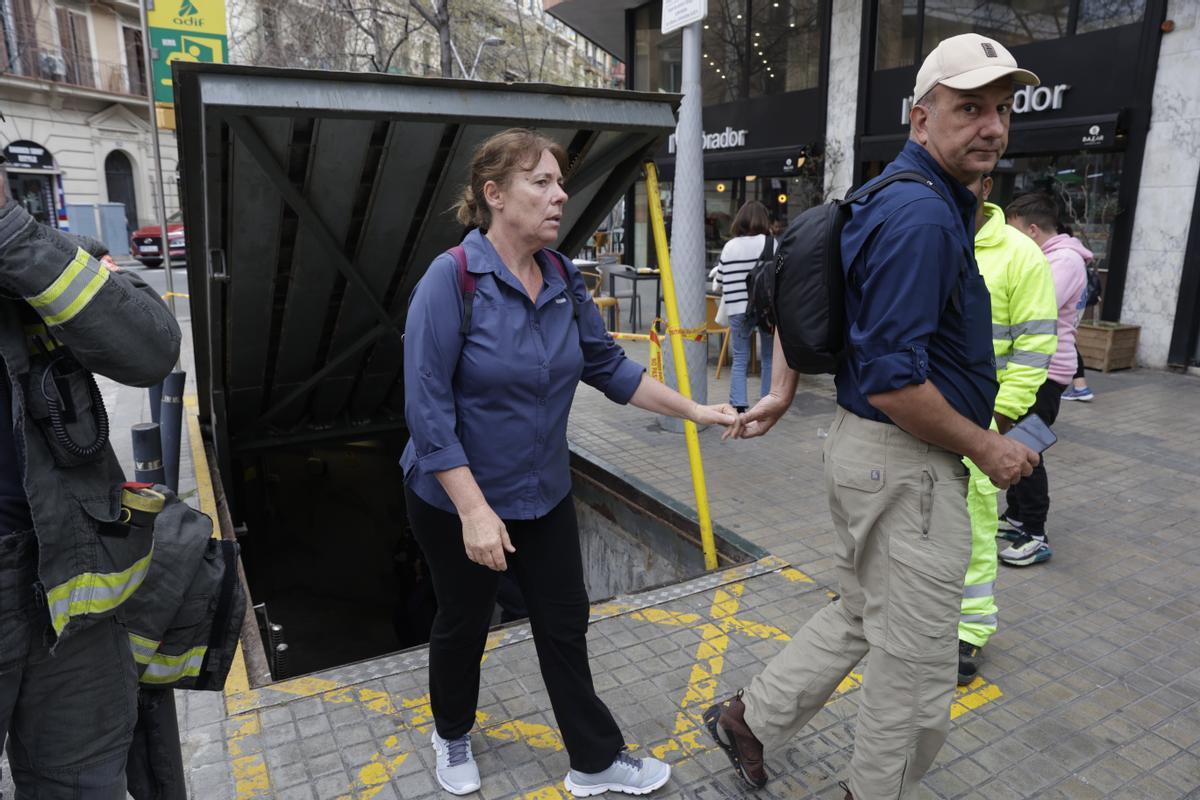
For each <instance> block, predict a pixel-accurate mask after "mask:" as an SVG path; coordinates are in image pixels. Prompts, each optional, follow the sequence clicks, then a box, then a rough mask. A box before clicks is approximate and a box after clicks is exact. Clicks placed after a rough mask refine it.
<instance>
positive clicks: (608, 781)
mask: <svg viewBox="0 0 1200 800" xmlns="http://www.w3.org/2000/svg"><path fill="white" fill-rule="evenodd" d="M670 777H671V767H670V766H668V765H667V764H665V763H663V762H662V761H659V760H658V759H657V758H634V757H633V756H631V755H629V754H628V753H626V752H624V751H622V752H620V753H617V757H616V758H615V759H614V760H613V762H612V764H610V765H609V767H608V769H606V770H604V771H603V772H591V773H588V772H578V771H576V770H571V771H570V772H568V773H567V777H566V780H564V781H563V783H564V784H566V787H567V791H569V792H570V793H571V794H573V795H575V796H576V797H591V796H592V795H594V794H604V793H605V792H624V793H625V794H649V793H650V792H653V791H654V790H655V789H657V788H658V787H660V786H662V785H663V784H664V783H666V782H667V780H669V779H670Z"/></svg>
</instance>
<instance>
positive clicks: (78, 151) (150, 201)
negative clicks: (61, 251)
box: [0, 0, 178, 253]
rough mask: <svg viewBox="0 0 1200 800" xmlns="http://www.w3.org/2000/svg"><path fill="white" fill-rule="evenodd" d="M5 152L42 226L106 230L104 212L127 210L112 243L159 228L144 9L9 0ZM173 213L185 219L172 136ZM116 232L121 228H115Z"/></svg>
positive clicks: (0, 142) (14, 184)
mask: <svg viewBox="0 0 1200 800" xmlns="http://www.w3.org/2000/svg"><path fill="white" fill-rule="evenodd" d="M0 5H2V7H3V15H2V17H0V24H2V26H3V36H2V37H0V113H3V115H4V120H3V121H0V146H2V147H3V152H4V155H5V160H6V163H5V164H4V167H3V168H4V170H5V172H6V174H7V179H8V184H9V186H10V187H11V191H12V193H13V196H14V197H15V198H16V199H17V200H18V201H19V202H21V203H22V204H23V205H24V206H25V207H26V208H27V209H28V210H29V211H30V212H31V213H32V214H33V215H34V217H36V218H37V219H39V220H41V221H42V222H45V223H48V224H52V225H55V226H58V227H62V228H68V229H69V228H71V227H72V212H73V211H74V213H75V216H76V217H77V219H76V224H75V226H74V227H75V228H76V229H83V230H88V231H97V230H99V229H100V226H99V225H98V224H97V223H96V222H95V221H94V220H93V219H90V218H88V217H89V216H90V215H91V214H92V213H93V211H94V207H95V206H96V205H97V204H113V203H119V204H121V206H122V208H123V214H124V218H125V219H124V223H125V224H124V228H125V234H126V235H125V236H123V237H122V236H120V230H119V229H120V226H119V225H118V226H117V231H116V232H115V233H112V235H111V236H106V237H105V238H106V239H108V241H107V244H108V245H109V246H110V247H111V248H113V250H114V252H116V253H124V252H128V250H127V247H128V236H127V234H128V232H130V231H132V230H134V229H135V228H137V227H140V226H142V225H147V224H152V223H156V222H157V218H158V212H157V195H156V193H155V192H154V191H153V186H154V183H153V181H154V180H155V172H154V157H153V155H154V154H153V147H152V143H151V138H150V124H149V112H148V110H147V106H146V94H147V90H148V85H147V82H146V75H145V70H144V68H143V63H142V38H141V37H142V35H141V27H140V20H139V11H138V5H137V3H136V2H131V1H130V0H111V2H106V3H103V4H101V3H84V2H68V1H67V0H0ZM162 151H163V171H164V173H165V174H166V175H167V176H168V181H167V186H166V189H167V212H168V214H174V213H177V212H178V191H177V187H176V186H175V181H174V180H172V179H170V176H173V175H174V174H175V144H174V137H173V134H172V133H171V132H169V131H164V132H163V133H162ZM108 230H109V231H110V232H111V231H112V228H109V229H108Z"/></svg>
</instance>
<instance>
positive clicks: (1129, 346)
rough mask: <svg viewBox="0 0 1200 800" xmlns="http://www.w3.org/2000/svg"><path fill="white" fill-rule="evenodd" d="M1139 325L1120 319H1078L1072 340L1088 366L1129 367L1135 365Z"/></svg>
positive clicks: (1109, 369) (1098, 367)
mask: <svg viewBox="0 0 1200 800" xmlns="http://www.w3.org/2000/svg"><path fill="white" fill-rule="evenodd" d="M1141 330H1142V329H1141V327H1140V326H1138V325H1122V324H1121V323H1119V322H1081V323H1079V331H1078V333H1077V335H1076V339H1075V342H1076V344H1077V345H1078V346H1079V352H1080V354H1081V355H1082V356H1083V364H1084V366H1085V367H1087V368H1088V369H1098V370H1100V371H1101V372H1110V371H1111V370H1114V369H1131V368H1132V367H1134V366H1135V365H1136V361H1137V346H1138V335H1139V334H1140V333H1141Z"/></svg>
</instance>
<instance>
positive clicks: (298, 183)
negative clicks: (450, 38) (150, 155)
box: [174, 62, 679, 463]
mask: <svg viewBox="0 0 1200 800" xmlns="http://www.w3.org/2000/svg"><path fill="white" fill-rule="evenodd" d="M174 76H175V83H176V90H175V97H176V105H177V110H178V122H179V131H178V135H179V146H180V154H181V162H182V164H183V194H184V210H185V215H184V221H185V224H186V229H187V232H188V237H187V239H188V286H189V293H190V302H191V311H192V328H193V336H194V340H195V357H196V372H197V375H196V379H197V385H198V388H199V396H200V402H201V404H202V409H201V413H202V416H203V417H204V418H205V419H206V420H210V421H211V423H212V424H213V427H214V430H215V433H216V437H215V438H216V441H217V445H218V448H219V449H221V450H223V451H224V452H222V453H219V455H220V456H221V457H222V461H223V462H226V463H227V459H228V457H229V455H230V451H231V450H242V449H248V448H257V447H273V446H278V445H282V444H288V443H290V442H300V441H306V440H312V439H316V438H340V439H342V440H345V439H346V438H347V437H351V436H361V437H368V436H372V435H375V434H377V433H379V432H381V431H386V430H393V429H397V428H401V427H403V410H404V406H403V394H404V392H403V377H402V371H401V357H402V351H401V344H400V332H401V331H402V330H403V326H404V317H405V309H406V306H407V301H408V297H409V294H410V293H411V291H412V288H413V286H414V285H415V283H416V281H417V279H418V278H420V277H421V275H422V274H423V273H424V271H425V269H426V267H427V266H428V264H429V263H430V261H431V260H432V259H433V258H434V257H435V256H436V255H437V254H438V253H440V252H442V251H444V250H445V249H446V248H448V247H450V246H452V245H454V244H455V243H457V242H458V241H459V240H460V239H461V238H462V236H463V233H464V230H463V228H462V226H460V225H459V224H458V223H457V222H455V220H454V219H453V216H452V214H451V213H449V209H450V207H451V206H452V205H453V203H454V201H455V200H456V198H457V197H458V196H459V192H460V191H461V187H462V185H463V183H464V182H465V180H466V176H467V171H468V167H469V162H470V159H471V156H472V153H473V151H474V149H475V147H476V145H477V144H478V143H479V142H481V141H482V140H483V139H484V138H486V137H488V136H490V135H491V134H493V133H496V132H497V131H500V130H503V129H504V128H508V127H511V126H531V127H536V128H538V129H539V130H540V131H542V132H543V133H546V134H547V135H549V136H550V137H552V138H554V139H555V140H556V141H558V142H560V143H561V144H562V145H563V146H564V147H565V148H566V149H567V151H568V153H569V154H570V156H571V159H572V162H571V163H572V166H571V168H570V170H569V171H568V174H567V175H566V188H567V191H568V192H569V193H570V194H571V200H570V202H568V204H567V207H566V213H565V217H564V219H563V222H562V226H561V230H562V239H561V241H560V245H559V246H560V248H561V249H563V250H564V251H566V252H567V253H568V254H571V253H573V252H575V251H576V250H577V249H578V248H579V247H580V246H581V245H582V244H583V243H584V241H585V240H586V239H587V237H588V236H590V235H591V233H592V232H593V231H594V230H595V229H596V227H597V226H598V225H599V223H600V222H601V221H602V220H603V218H604V217H605V216H606V215H607V214H608V212H609V211H610V210H611V209H612V207H613V205H614V204H615V203H616V202H617V201H618V199H619V198H620V197H621V196H622V195H623V194H624V192H625V191H626V190H627V189H628V187H629V186H630V184H631V182H632V181H634V180H636V179H637V177H638V175H639V174H640V169H641V164H642V162H643V160H644V159H645V158H646V157H647V156H649V155H650V154H651V153H653V152H654V151H655V150H656V149H657V148H658V147H659V146H660V145H661V143H662V141H663V139H664V138H665V137H666V136H667V135H668V134H669V133H671V131H673V130H674V128H675V113H674V112H675V109H676V107H677V106H678V103H679V97H678V96H677V95H663V94H641V93H634V92H616V91H606V90H586V89H576V88H570V89H568V88H566V87H557V86H544V85H508V84H502V83H482V82H473V81H457V80H442V79H420V78H406V77H400V76H392V75H379V74H357V73H333V72H308V71H300V70H279V69H263V68H253V67H239V66H226V65H214V64H185V63H182V62H176V64H175V67H174Z"/></svg>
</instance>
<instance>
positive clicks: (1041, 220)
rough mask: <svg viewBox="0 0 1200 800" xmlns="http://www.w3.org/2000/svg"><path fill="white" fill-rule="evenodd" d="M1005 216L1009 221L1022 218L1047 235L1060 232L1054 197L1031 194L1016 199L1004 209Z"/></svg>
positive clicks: (1039, 193)
mask: <svg viewBox="0 0 1200 800" xmlns="http://www.w3.org/2000/svg"><path fill="white" fill-rule="evenodd" d="M1004 216H1005V217H1006V218H1007V219H1013V218H1014V217H1020V218H1021V219H1023V220H1025V222H1026V223H1030V224H1033V225H1037V226H1038V227H1039V228H1041V229H1042V230H1044V231H1046V232H1047V233H1049V232H1050V231H1057V230H1058V204H1057V203H1055V202H1054V198H1053V197H1051V196H1050V195H1048V194H1043V193H1042V192H1030V193H1029V194H1023V195H1021V196H1020V197H1018V198H1016V199H1015V200H1013V201H1012V202H1011V203H1009V204H1008V208H1006V209H1004Z"/></svg>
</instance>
